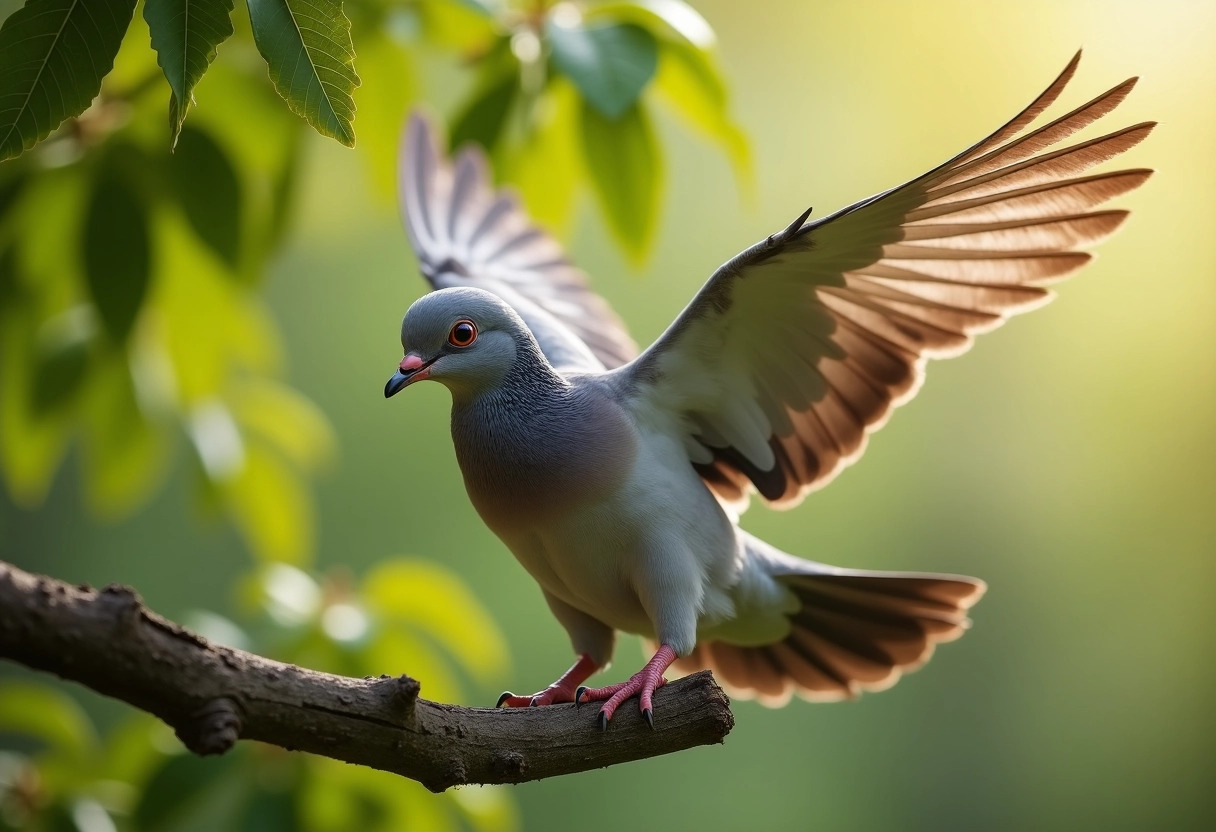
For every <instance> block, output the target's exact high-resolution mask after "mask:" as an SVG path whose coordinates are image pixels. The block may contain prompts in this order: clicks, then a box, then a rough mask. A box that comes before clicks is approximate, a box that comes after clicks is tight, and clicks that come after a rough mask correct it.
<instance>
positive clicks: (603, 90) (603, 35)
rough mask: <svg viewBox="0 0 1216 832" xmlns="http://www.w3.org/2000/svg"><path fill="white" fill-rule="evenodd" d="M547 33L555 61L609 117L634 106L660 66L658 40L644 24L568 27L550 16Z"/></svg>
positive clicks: (589, 100) (593, 104)
mask: <svg viewBox="0 0 1216 832" xmlns="http://www.w3.org/2000/svg"><path fill="white" fill-rule="evenodd" d="M545 33H546V36H547V37H548V40H549V45H550V47H551V48H552V50H553V63H554V65H555V66H556V67H557V68H558V69H559V70H560V71H561V72H562V74H564V75H566V76H567V77H568V78H570V80H571V81H573V82H574V83H575V85H576V86H577V87H578V88H579V90H580V91H581V92H582V93H583V97H584V98H586V100H587V101H588V102H590V103H591V105H592V106H593V107H595V109H596V110H598V111H599V112H600V114H602V115H604V116H606V117H607V118H610V119H615V118H619V117H620V116H622V115H623V114H624V113H625V112H626V111H627V110H628V109H629V108H630V107H631V106H633V104H634V103H635V102H636V101H637V99H638V96H639V95H641V93H642V90H643V89H645V87H646V84H648V83H649V82H650V79H651V78H653V77H654V72H655V68H656V67H657V66H658V59H659V57H658V56H659V49H658V43H657V42H656V41H655V38H654V35H652V34H650V32H648V31H646V30H645V29H643V28H641V27H640V26H634V25H633V24H628V23H626V24H616V23H610V24H607V25H597V26H577V25H576V26H565V25H562V24H559V23H557V22H554V21H553V20H552V19H550V20H549V21H548V23H547V25H546V28H545Z"/></svg>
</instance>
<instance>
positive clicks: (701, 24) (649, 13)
mask: <svg viewBox="0 0 1216 832" xmlns="http://www.w3.org/2000/svg"><path fill="white" fill-rule="evenodd" d="M584 19H585V20H588V21H596V20H602V19H607V20H612V21H615V22H617V23H636V24H638V25H639V26H643V27H645V28H646V29H648V30H650V31H651V32H652V33H654V34H655V35H656V36H658V37H660V38H663V39H672V40H678V41H680V42H683V43H687V44H689V45H690V46H693V47H696V48H697V49H701V50H709V49H712V48H713V47H714V45H715V44H716V43H717V37H716V36H715V35H714V30H713V28H711V27H710V25H709V22H708V21H707V20H706V19H705V18H704V17H702V16H701V13H700V12H699V11H697V10H696V9H694V8H693V7H692V6H690V5H688V4H687V3H685V2H683V0H629V2H623V3H622V2H616V3H600V4H597V5H595V6H591V7H590V8H588V9H587V10H586V11H585V12H584Z"/></svg>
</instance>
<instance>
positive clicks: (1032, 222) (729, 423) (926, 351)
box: [623, 56, 1154, 506]
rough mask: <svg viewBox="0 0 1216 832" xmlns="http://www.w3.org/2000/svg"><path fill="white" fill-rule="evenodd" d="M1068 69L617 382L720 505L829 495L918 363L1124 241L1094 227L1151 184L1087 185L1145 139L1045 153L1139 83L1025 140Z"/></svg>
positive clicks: (702, 310)
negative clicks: (669, 427) (664, 419)
mask: <svg viewBox="0 0 1216 832" xmlns="http://www.w3.org/2000/svg"><path fill="white" fill-rule="evenodd" d="M1078 57H1079V56H1078ZM1076 65H1077V58H1074V59H1073V61H1072V62H1070V63H1069V65H1068V67H1066V68H1065V70H1064V72H1063V73H1061V74H1060V76H1059V77H1058V78H1057V79H1056V80H1055V81H1054V82H1053V83H1052V84H1051V85H1050V86H1049V87H1048V88H1047V89H1046V90H1045V91H1044V92H1043V93H1042V94H1041V95H1040V96H1039V97H1038V98H1036V99H1035V101H1034V102H1032V103H1031V105H1030V106H1029V107H1027V108H1026V109H1025V110H1023V111H1022V113H1020V114H1019V115H1018V116H1016V117H1015V118H1014V119H1012V120H1011V121H1010V122H1009V123H1008V124H1006V125H1005V126H1004V127H1002V128H1001V129H1000V130H998V131H996V132H995V133H994V134H992V136H990V137H988V138H987V139H985V140H983V141H981V142H979V143H978V144H976V145H974V146H973V147H972V148H970V149H968V150H967V151H964V152H963V153H961V154H959V155H958V156H956V157H954V158H953V159H951V160H950V161H949V162H946V163H945V164H943V165H941V166H940V167H938V168H936V169H934V170H932V171H930V172H929V173H927V174H925V175H924V176H921V177H919V178H917V179H914V180H912V181H911V182H909V183H907V184H905V185H902V186H900V187H899V188H895V189H893V190H891V191H888V192H886V193H884V194H880V195H878V196H876V197H872V198H870V199H868V200H863V201H862V202H859V203H857V204H856V205H853V206H851V207H849V208H846V209H845V210H843V211H840V212H837V213H836V214H834V215H832V216H829V217H827V218H825V219H823V220H819V221H817V222H814V223H807V222H806V217H805V216H803V217H801V218H799V220H797V221H796V222H795V223H794V224H793V225H791V226H790V227H789V228H787V229H786V230H785V231H783V232H781V233H780V234H777V235H774V236H773V237H770V238H769V239H767V240H765V241H763V242H761V243H759V244H757V245H756V246H753V247H752V248H751V249H749V250H747V251H746V252H744V253H743V254H741V255H739V256H738V257H736V258H735V259H734V260H732V261H731V262H730V263H727V264H726V265H725V266H723V267H722V268H721V269H719V270H718V272H717V273H716V274H715V275H714V277H713V278H712V279H711V280H710V281H709V283H707V284H706V286H705V287H704V288H703V289H702V291H701V292H700V294H698V296H697V298H696V299H694V301H693V302H692V304H690V306H689V307H688V309H686V310H685V311H684V313H683V314H682V315H681V316H680V318H679V319H677V321H676V322H675V323H674V324H673V325H672V327H671V328H670V329H669V330H668V331H667V332H666V333H665V334H664V335H663V337H662V338H660V339H659V341H657V342H656V343H655V345H654V346H652V347H651V348H650V349H649V350H647V351H646V353H644V354H643V355H642V356H641V357H640V358H639V359H638V360H637V361H635V362H634V363H633V364H631V365H629V366H628V367H626V368H625V370H624V371H623V372H624V373H626V375H625V379H626V381H627V386H626V389H629V390H632V391H633V393H634V395H635V396H638V397H640V398H641V399H642V400H644V401H646V402H648V403H649V404H650V406H652V407H653V406H656V404H655V403H656V402H662V401H667V402H675V403H676V405H675V406H676V407H677V408H678V409H679V410H680V414H681V418H682V420H683V422H682V423H683V424H685V425H686V426H687V428H688V430H689V431H690V434H689V440H690V442H691V444H690V445H689V447H690V455H691V456H692V458H693V463H694V465H695V466H696V467H697V469H698V471H699V472H700V473H701V475H702V477H703V478H704V479H705V481H706V483H707V484H708V485H709V487H710V488H711V489H713V490H714V491H715V493H717V494H718V495H719V496H720V497H721V498H722V499H723V500H724V501H726V502H728V503H734V504H739V505H741V504H743V503H744V502H745V500H746V497H747V493H748V491H749V490H751V489H753V488H754V489H755V490H757V491H758V492H759V493H760V494H761V495H762V496H763V497H764V498H765V499H766V500H768V501H769V502H771V503H773V504H775V505H777V506H789V505H793V504H795V503H797V502H798V501H799V500H800V499H801V498H802V497H803V496H804V495H805V494H806V493H807V492H809V491H811V490H813V489H816V488H820V487H822V486H823V485H825V484H827V483H828V482H830V481H831V479H832V478H833V477H834V476H835V475H836V474H837V473H838V472H839V471H840V470H842V469H843V468H844V467H845V466H846V465H847V464H848V463H850V462H851V461H853V460H855V459H856V458H857V457H858V456H859V455H860V454H861V453H862V451H863V450H864V447H865V443H866V438H867V435H868V434H869V433H872V432H873V431H875V430H877V429H878V428H879V427H881V425H882V424H883V423H884V422H885V420H886V419H887V418H888V417H889V415H890V413H891V411H892V409H893V408H894V407H896V406H897V405H899V404H901V403H902V402H905V401H907V400H908V399H909V398H911V397H912V396H913V395H915V393H916V390H917V389H918V388H919V386H920V383H921V379H922V378H923V367H924V363H925V361H926V359H929V358H946V357H951V356H955V355H959V354H961V353H963V352H965V351H966V350H967V349H968V348H969V347H970V346H971V343H972V340H973V338H974V336H975V335H977V334H979V333H981V332H986V331H988V330H991V329H994V328H996V327H998V326H1000V325H1001V324H1002V323H1003V322H1004V321H1005V320H1006V319H1007V318H1008V317H1010V316H1011V315H1014V314H1018V313H1020V312H1025V311H1027V310H1029V309H1033V308H1035V307H1037V306H1040V305H1042V304H1044V303H1046V302H1047V301H1048V300H1050V299H1051V294H1050V292H1049V291H1048V290H1047V289H1046V288H1044V287H1045V286H1047V285H1049V284H1052V283H1054V282H1056V281H1059V280H1062V279H1064V278H1065V277H1067V276H1069V275H1071V274H1073V273H1074V272H1076V271H1077V270H1078V269H1079V268H1081V267H1082V266H1084V265H1085V264H1086V263H1087V262H1089V260H1090V259H1091V257H1092V255H1090V254H1088V253H1086V252H1084V251H1079V250H1077V249H1078V248H1080V247H1084V246H1090V245H1093V244H1095V243H1097V242H1099V241H1101V240H1102V239H1104V238H1105V237H1107V236H1108V235H1110V234H1112V233H1113V232H1114V231H1115V230H1117V229H1118V228H1119V226H1120V225H1121V224H1122V223H1123V221H1124V220H1125V219H1126V218H1127V215H1128V214H1127V211H1123V210H1091V209H1093V208H1095V207H1096V206H1098V205H1100V204H1101V203H1103V202H1105V201H1107V200H1109V199H1112V198H1114V197H1116V196H1120V195H1122V194H1124V193H1127V192H1128V191H1131V190H1133V189H1134V188H1136V187H1139V186H1140V185H1141V184H1143V183H1144V181H1145V180H1146V179H1147V178H1148V177H1149V175H1150V173H1151V171H1148V170H1125V171H1116V172H1112V173H1100V174H1096V175H1085V174H1086V173H1087V171H1088V170H1089V169H1090V168H1092V167H1093V166H1095V165H1098V164H1101V163H1102V162H1105V161H1107V160H1109V159H1112V158H1113V157H1115V156H1117V155H1119V154H1121V153H1123V152H1125V151H1127V150H1128V149H1130V148H1132V147H1133V146H1135V145H1136V144H1138V143H1139V142H1140V141H1142V140H1143V139H1144V137H1145V136H1147V135H1148V133H1149V132H1150V131H1151V130H1152V128H1153V126H1154V125H1153V124H1152V123H1144V124H1137V125H1134V126H1131V127H1127V128H1123V129H1121V130H1117V131H1114V132H1112V133H1108V134H1106V135H1102V136H1099V137H1097V138H1093V139H1089V140H1086V141H1082V142H1080V143H1077V144H1075V145H1071V146H1068V147H1064V148H1061V149H1052V148H1053V146H1055V145H1056V144H1057V143H1059V142H1061V141H1063V140H1064V139H1067V138H1068V137H1070V136H1072V135H1073V134H1075V133H1076V132H1077V131H1079V130H1081V129H1083V128H1085V127H1088V126H1090V125H1092V124H1093V123H1094V122H1096V121H1098V120H1099V119H1101V118H1102V117H1104V116H1106V115H1108V114H1109V113H1110V112H1111V111H1113V110H1114V109H1115V108H1116V107H1117V106H1118V105H1119V104H1120V103H1121V102H1122V101H1123V100H1124V99H1125V98H1126V97H1127V95H1128V93H1129V92H1130V91H1131V89H1132V88H1133V87H1134V86H1135V82H1136V79H1134V78H1132V79H1129V80H1127V81H1124V82H1123V83H1121V84H1119V85H1117V86H1115V87H1113V88H1112V89H1110V90H1108V91H1107V92H1105V93H1103V94H1102V95H1099V96H1098V97H1096V98H1094V99H1093V100H1091V101H1089V102H1088V103H1086V104H1084V105H1082V106H1080V107H1078V108H1076V109H1074V110H1072V111H1071V112H1069V113H1067V114H1065V115H1063V116H1061V117H1059V118H1057V119H1055V120H1053V121H1050V122H1048V123H1047V124H1045V125H1043V126H1042V127H1039V128H1037V129H1034V130H1030V131H1029V132H1026V131H1027V129H1028V128H1029V127H1030V126H1031V125H1032V123H1033V122H1034V121H1035V120H1037V119H1038V117H1039V116H1040V115H1041V114H1042V113H1043V112H1044V111H1045V110H1046V109H1047V107H1048V106H1050V105H1051V104H1052V103H1053V102H1054V101H1055V99H1056V98H1057V97H1058V96H1059V95H1060V93H1061V92H1062V91H1063V89H1064V87H1065V85H1066V84H1067V83H1068V81H1069V80H1070V79H1071V77H1072V75H1073V73H1074V71H1075V69H1076ZM774 343H775V344H777V345H778V346H776V347H774ZM707 375H708V376H710V377H711V379H712V380H711V381H707V380H706V378H705V376H707ZM739 399H744V400H745V402H744V403H742V404H741V403H740V402H739ZM757 423H759V424H760V429H759V431H758V430H757V428H756V425H757Z"/></svg>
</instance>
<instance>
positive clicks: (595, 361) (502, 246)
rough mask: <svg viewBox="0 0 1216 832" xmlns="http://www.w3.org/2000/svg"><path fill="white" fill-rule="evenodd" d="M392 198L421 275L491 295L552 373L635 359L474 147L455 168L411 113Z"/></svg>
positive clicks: (619, 331)
mask: <svg viewBox="0 0 1216 832" xmlns="http://www.w3.org/2000/svg"><path fill="white" fill-rule="evenodd" d="M398 196H399V198H400V201H401V208H402V211H403V212H404V215H405V228H406V231H407V232H408V233H409V236H410V241H411V242H412V243H413V245H414V251H415V252H416V253H417V255H418V262H419V265H420V266H421V269H422V274H423V275H424V276H425V277H426V279H427V280H428V281H430V283H431V285H432V286H434V287H435V288H436V289H443V288H446V287H449V286H476V287H478V288H481V289H485V290H487V291H490V292H494V293H495V294H497V295H498V296H499V297H501V298H503V300H505V301H507V303H509V304H511V306H512V307H514V309H515V311H516V312H518V313H519V315H520V317H522V318H523V319H524V322H525V323H527V324H528V326H529V328H530V329H531V330H532V333H533V334H534V335H535V336H536V340H537V341H538V342H539V343H540V346H541V349H542V350H543V351H544V353H545V356H546V357H547V358H548V359H549V361H550V363H552V364H553V365H554V366H555V367H557V368H559V369H567V370H600V369H605V368H607V369H611V368H613V367H618V366H620V365H621V364H624V363H625V362H626V361H628V360H629V359H631V358H633V357H634V356H635V355H637V347H636V346H635V345H634V343H633V341H632V340H631V339H630V338H629V334H628V333H627V332H626V331H625V327H624V325H623V324H622V323H621V321H620V319H619V318H618V317H617V316H616V314H615V313H614V312H613V311H612V309H611V308H610V307H609V306H608V304H607V302H605V301H604V299H603V298H601V297H600V296H599V295H597V294H595V293H594V292H593V291H591V289H590V287H589V286H588V284H587V278H586V276H585V275H584V274H583V273H582V272H581V271H579V270H578V269H576V268H575V267H574V266H573V265H571V263H570V261H569V260H567V259H566V254H565V252H564V251H563V250H562V247H561V245H560V244H559V243H558V242H557V241H556V240H555V239H553V237H551V236H549V234H547V233H546V232H545V231H544V230H542V229H541V228H539V227H538V226H536V225H535V224H534V223H533V222H532V221H531V219H529V217H528V215H527V213H526V212H525V211H524V209H523V207H522V206H521V205H520V204H519V200H518V198H517V197H516V196H515V195H514V194H513V193H510V192H508V191H505V190H495V188H494V185H493V182H492V180H491V178H490V173H489V165H488V164H487V162H486V159H485V156H484V154H483V153H482V152H481V150H480V149H479V148H477V147H475V146H472V145H470V146H466V147H464V148H463V149H462V150H461V151H460V153H459V154H458V155H457V156H456V159H455V163H453V162H452V160H450V159H448V158H447V157H446V156H445V155H442V154H441V153H440V152H439V150H438V148H437V145H436V132H435V130H433V129H432V127H431V125H430V124H429V122H428V121H427V119H426V118H425V117H423V116H422V115H421V114H419V113H414V114H413V115H412V116H411V117H410V121H409V127H408V128H407V130H406V134H405V137H404V141H403V144H402V148H401V162H400V168H399V171H398ZM601 365H602V366H601Z"/></svg>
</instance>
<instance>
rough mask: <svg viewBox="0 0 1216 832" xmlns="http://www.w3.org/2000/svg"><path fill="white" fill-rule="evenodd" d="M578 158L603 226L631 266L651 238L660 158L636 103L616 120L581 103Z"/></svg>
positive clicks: (641, 256)
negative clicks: (601, 211) (583, 164)
mask: <svg viewBox="0 0 1216 832" xmlns="http://www.w3.org/2000/svg"><path fill="white" fill-rule="evenodd" d="M581 132H582V140H583V158H584V159H585V160H586V163H587V170H588V172H589V173H590V175H591V182H592V184H593V185H594V186H595V193H596V196H597V197H598V199H599V203H600V206H601V207H602V208H603V209H604V214H605V216H606V217H607V218H608V226H609V228H611V229H612V232H613V234H614V235H615V236H616V238H617V240H618V241H619V242H620V243H621V245H622V246H623V247H624V249H625V251H626V252H627V253H628V254H629V256H630V257H631V258H632V260H633V261H634V263H635V265H636V264H637V263H639V262H641V261H642V260H644V259H645V258H646V254H647V253H648V252H649V250H650V244H651V242H652V241H653V239H654V231H655V225H656V217H657V216H658V209H659V194H660V192H661V190H662V178H663V160H662V157H661V156H660V155H659V146H658V143H657V142H656V141H655V137H654V131H653V130H652V129H651V126H650V119H649V118H647V116H646V112H645V111H644V110H643V109H642V108H641V106H639V105H635V106H633V107H631V108H630V109H628V110H626V111H625V113H624V115H623V116H621V118H619V119H616V120H615V121H613V120H609V119H606V118H604V117H603V116H602V115H600V113H599V112H598V111H597V110H596V108H595V107H593V106H591V104H590V102H589V101H584V102H583V109H582V131H581Z"/></svg>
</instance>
